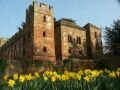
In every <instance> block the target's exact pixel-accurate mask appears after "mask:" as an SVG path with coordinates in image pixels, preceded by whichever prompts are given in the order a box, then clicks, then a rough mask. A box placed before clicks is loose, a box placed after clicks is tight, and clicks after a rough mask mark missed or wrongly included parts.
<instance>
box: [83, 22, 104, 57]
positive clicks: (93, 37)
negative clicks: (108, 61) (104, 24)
mask: <svg viewBox="0 0 120 90" xmlns="http://www.w3.org/2000/svg"><path fill="white" fill-rule="evenodd" d="M84 28H85V29H86V43H87V56H88V57H89V58H96V57H99V56H101V54H102V39H101V29H100V28H98V27H97V26H95V25H93V24H91V23H88V24H87V25H85V26H84Z"/></svg>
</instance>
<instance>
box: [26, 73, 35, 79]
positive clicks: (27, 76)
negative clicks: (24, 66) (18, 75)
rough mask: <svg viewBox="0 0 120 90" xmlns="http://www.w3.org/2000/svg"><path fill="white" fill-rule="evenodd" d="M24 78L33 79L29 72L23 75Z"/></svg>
mask: <svg viewBox="0 0 120 90" xmlns="http://www.w3.org/2000/svg"><path fill="white" fill-rule="evenodd" d="M25 79H26V80H32V79H33V77H32V75H31V74H28V75H25Z"/></svg>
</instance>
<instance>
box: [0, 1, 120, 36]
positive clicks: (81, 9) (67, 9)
mask: <svg viewBox="0 0 120 90" xmlns="http://www.w3.org/2000/svg"><path fill="white" fill-rule="evenodd" d="M32 2H33V0H0V37H5V38H10V37H11V36H12V35H14V34H15V33H16V32H17V31H18V29H17V27H19V26H21V23H22V22H23V21H25V16H26V15H25V13H26V9H27V8H28V6H29V5H30V4H32ZM37 2H38V3H40V2H43V3H46V4H48V5H52V6H53V7H54V16H55V17H56V18H57V19H60V18H71V19H74V20H76V23H77V24H78V25H80V26H81V27H83V26H84V25H85V24H87V23H88V22H90V23H92V24H94V25H96V26H98V27H101V28H104V27H105V26H107V27H110V26H111V24H112V23H113V21H114V20H116V19H118V18H120V3H118V2H117V0H37Z"/></svg>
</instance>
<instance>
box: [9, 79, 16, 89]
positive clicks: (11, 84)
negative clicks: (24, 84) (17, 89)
mask: <svg viewBox="0 0 120 90" xmlns="http://www.w3.org/2000/svg"><path fill="white" fill-rule="evenodd" d="M14 85H15V81H14V80H12V79H10V80H9V81H8V86H10V87H13V86H14Z"/></svg>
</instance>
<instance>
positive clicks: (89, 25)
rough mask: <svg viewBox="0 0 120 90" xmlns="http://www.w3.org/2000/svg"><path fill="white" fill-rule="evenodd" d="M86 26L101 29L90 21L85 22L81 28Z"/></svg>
mask: <svg viewBox="0 0 120 90" xmlns="http://www.w3.org/2000/svg"><path fill="white" fill-rule="evenodd" d="M87 27H93V28H96V29H99V30H101V29H100V28H99V27H97V26H95V25H94V24H92V23H87V24H86V25H85V26H84V27H83V28H87Z"/></svg>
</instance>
